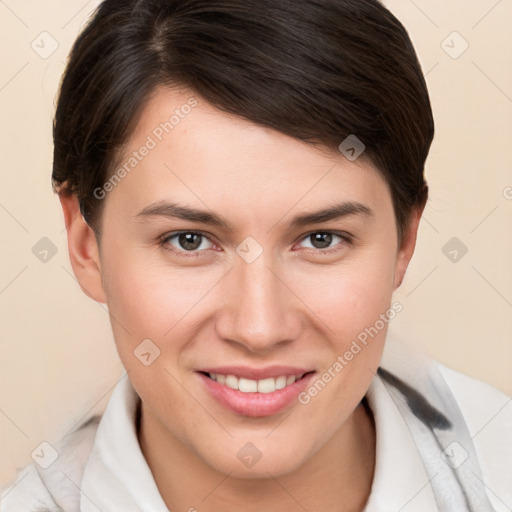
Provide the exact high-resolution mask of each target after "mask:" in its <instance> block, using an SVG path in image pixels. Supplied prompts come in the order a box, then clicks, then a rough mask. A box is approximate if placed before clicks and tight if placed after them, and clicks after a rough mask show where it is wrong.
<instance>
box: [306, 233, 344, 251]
mask: <svg viewBox="0 0 512 512" xmlns="http://www.w3.org/2000/svg"><path fill="white" fill-rule="evenodd" d="M336 240H338V243H337V244H335V245H334V247H333V246H332V244H333V242H336ZM302 242H309V243H310V244H311V245H310V248H312V249H315V250H316V251H317V252H322V253H331V252H336V251H338V250H340V247H338V246H343V245H345V244H350V243H351V239H350V237H349V236H348V235H342V234H337V233H333V232H332V231H315V232H314V233H309V234H308V235H306V236H305V237H304V238H302ZM326 249H327V250H326Z"/></svg>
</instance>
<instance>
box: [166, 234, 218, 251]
mask: <svg viewBox="0 0 512 512" xmlns="http://www.w3.org/2000/svg"><path fill="white" fill-rule="evenodd" d="M208 244H210V246H208ZM160 245H162V247H164V248H165V249H167V250H171V251H172V252H178V253H179V252H182V253H187V252H188V253H192V254H194V253H196V252H199V251H198V249H201V250H206V249H210V248H212V247H213V243H212V242H211V240H210V239H209V238H208V237H207V236H206V235H205V234H203V233H201V232H198V231H177V232H175V233H171V234H169V235H166V236H165V237H164V238H163V239H162V240H161V241H160ZM169 246H172V247H173V248H175V249H176V250H174V249H170V248H169Z"/></svg>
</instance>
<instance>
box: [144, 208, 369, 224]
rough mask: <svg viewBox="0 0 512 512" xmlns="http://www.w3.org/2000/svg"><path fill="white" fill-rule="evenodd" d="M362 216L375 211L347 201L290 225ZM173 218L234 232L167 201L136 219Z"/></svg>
mask: <svg viewBox="0 0 512 512" xmlns="http://www.w3.org/2000/svg"><path fill="white" fill-rule="evenodd" d="M353 215H362V216H373V215H374V212H373V210H372V209H371V208H370V207H368V206H366V205H364V204H362V203H359V202H355V201H346V202H342V203H338V204H335V205H333V206H329V207H327V208H324V209H322V210H318V211H316V212H311V213H304V214H301V215H297V216H296V217H294V218H293V219H292V220H291V221H290V223H289V225H290V227H291V228H299V227H303V226H306V225H309V224H319V223H321V222H327V221H330V220H336V219H341V218H343V217H348V216H353ZM157 216H158V217H171V218H176V219H181V220H185V221H191V222H200V223H202V224H209V225H211V226H216V227H219V228H224V229H226V230H227V231H233V227H232V226H231V224H230V223H229V222H228V221H227V220H226V219H224V218H223V217H222V216H220V215H218V214H216V213H213V212H208V211H206V210H199V209H197V208H191V207H188V206H183V205H179V204H176V203H169V202H167V201H159V202H157V203H154V204H151V205H149V206H146V207H145V208H143V209H142V210H141V211H140V212H139V213H138V214H137V215H136V216H135V217H136V218H145V217H157Z"/></svg>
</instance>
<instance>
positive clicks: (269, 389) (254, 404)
mask: <svg viewBox="0 0 512 512" xmlns="http://www.w3.org/2000/svg"><path fill="white" fill-rule="evenodd" d="M197 373H198V375H199V376H200V377H201V380H202V381H203V383H204V385H205V386H206V390H207V391H208V392H209V394H210V395H212V396H213V397H214V398H216V399H217V400H218V401H219V402H220V403H221V404H222V405H224V406H225V407H227V408H228V409H230V410H231V411H233V412H236V413H238V414H241V415H244V416H251V417H260V416H269V415H272V414H275V413H277V412H279V411H281V410H282V409H283V408H285V407H286V406H287V405H289V404H290V403H291V402H292V401H293V400H294V399H295V398H296V397H297V395H298V394H299V393H300V391H302V390H303V389H304V388H305V387H306V386H307V383H308V382H309V380H310V379H311V377H312V376H313V374H314V373H315V372H314V371H312V370H307V369H304V368H292V367H285V366H279V367H278V366H274V367H272V368H267V369H252V368H247V367H222V368H220V367H218V368H209V369H205V370H200V371H198V372H197Z"/></svg>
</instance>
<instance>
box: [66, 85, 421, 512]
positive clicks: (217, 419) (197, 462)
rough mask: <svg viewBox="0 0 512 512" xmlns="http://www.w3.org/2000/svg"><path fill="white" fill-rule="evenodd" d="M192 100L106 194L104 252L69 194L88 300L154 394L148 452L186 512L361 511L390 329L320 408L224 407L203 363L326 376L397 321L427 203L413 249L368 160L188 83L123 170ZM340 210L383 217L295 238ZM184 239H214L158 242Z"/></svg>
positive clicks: (318, 401)
mask: <svg viewBox="0 0 512 512" xmlns="http://www.w3.org/2000/svg"><path fill="white" fill-rule="evenodd" d="M191 96H194V97H195V98H196V99H197V100H198V105H197V106H196V107H194V108H193V109H191V112H190V113H189V114H188V115H187V116H186V117H184V119H181V120H180V123H179V124H178V125H177V126H176V127H175V128H174V129H173V130H172V132H170V133H169V134H168V135H167V136H165V137H164V138H163V140H162V141H161V142H159V143H158V145H157V146H156V147H155V148H154V149H152V150H151V151H150V152H149V154H148V155H147V156H146V157H145V158H144V159H143V160H142V161H141V162H140V163H138V165H137V166H136V168H134V169H133V170H132V171H131V172H130V173H129V174H128V175H127V176H126V177H125V178H123V179H122V180H121V182H120V183H119V184H117V185H116V186H115V187H114V189H113V190H111V191H110V192H108V193H107V195H106V197H105V199H104V200H103V201H104V210H103V212H102V217H101V235H100V242H101V244H100V247H101V249H100V248H99V247H98V243H97V240H96V237H95V235H94V232H93V230H92V229H91V228H90V227H89V226H88V225H87V224H86V223H85V221H84V219H83V218H82V216H81V214H80V212H79V209H78V203H77V200H76V198H75V197H73V196H71V197H66V196H64V195H61V198H60V199H61V204H62V207H63V211H64V215H65V220H66V225H67V229H68V242H69V254H70V258H71V263H72V266H73V269H74V272H75V275H76V276H77V279H78V281H79V283H80V285H81V287H82V289H83V290H84V292H85V293H86V294H87V295H89V296H90V297H91V298H93V299H94V300H96V301H99V302H102V303H106V304H107V305H108V308H109V312H110V315H111V321H112V329H113V334H114V338H115V342H116V346H117V349H118V352H119V355H120V358H121V360H122V362H123V365H124V366H125V368H126V370H127V371H128V374H129V378H130V381H131V382H132V384H133V386H134V387H135V389H136V391H137V393H138V394H139V396H140V397H141V399H142V417H141V425H140V430H139V441H140V445H141V449H142V451H143V454H144V456H145V457H146V459H147V461H148V464H149V466H150V468H151V470H152V472H153V475H154V477H155V481H156V483H157V485H158V488H159V490H160V493H161V494H162V497H163V499H164V501H165V503H166V504H167V506H168V508H170V509H172V510H183V511H186V510H189V509H191V507H195V508H196V509H197V510H199V511H200V512H208V511H218V510H223V511H227V512H228V511H240V510H244V511H247V512H250V511H256V510H258V511H260V510H272V511H281V510H283V511H287V512H290V511H296V510H297V511H299V510H304V509H306V510H310V511H312V510H325V511H335V510H336V511H339V510H347V511H348V510H350V511H352V510H354V511H356V510H362V509H363V507H364V504H365V502H366V500H367V498H368V496H369V493H370V487H371V482H372V478H373V472H374V462H375V430H374V425H373V419H372V417H371V414H369V413H368V412H367V411H366V410H365V408H364V407H363V406H362V405H361V404H360V402H361V399H362V398H363V397H364V394H365V393H366V390H367V389H368V387H369V385H370V382H371V380H372V378H373V376H374V374H375V372H376V370H377V368H378V365H379V361H380V358H381V354H382V350H383V347H384V341H385V336H386V328H384V329H382V330H381V331H380V332H379V334H378V335H377V336H375V337H374V338H373V339H371V342H370V343H368V345H367V346H366V347H364V348H363V350H361V352H360V353H358V354H357V355H356V356H355V357H354V358H353V359H352V360H351V361H350V362H349V363H348V364H347V365H346V366H345V367H344V368H343V370H342V371H341V372H339V373H338V374H336V377H335V378H333V379H332V380H331V382H330V383H329V384H328V385H327V386H326V387H325V388H324V389H323V390H322V391H321V393H318V395H317V396H315V397H314V398H312V399H311V401H310V402H309V403H308V404H307V405H303V404H300V403H299V402H297V401H294V402H293V403H292V404H291V405H290V406H288V407H287V408H286V409H285V410H283V411H281V412H279V413H277V414H275V415H272V416H267V417H256V418H252V417H246V416H242V415H240V414H237V413H235V412H232V411H230V410H228V409H226V408H224V406H222V405H220V404H219V403H218V402H217V401H216V400H215V399H214V398H212V397H211V396H210V395H209V394H208V392H207V391H206V390H205V388H204V386H203V383H202V381H201V379H200V378H199V377H198V375H197V374H196V373H195V370H197V369H199V368H201V367H206V366H220V365H226V364H242V365H247V366H251V367H264V366H268V365H271V364H285V365H294V366H299V367H306V368H311V369H314V370H316V371H317V376H320V375H321V374H322V373H323V372H324V371H326V370H327V369H328V368H329V367H331V366H332V365H333V363H334V362H335V361H336V360H337V357H338V356H339V355H342V354H344V353H345V352H346V351H347V350H348V349H349V347H350V345H351V343H352V341H353V340H354V339H355V338H356V337H357V335H358V334H359V333H360V332H362V331H363V330H364V329H365V328H367V327H369V326H372V325H374V324H375V322H376V321H377V320H378V319H379V315H381V314H382V313H385V312H386V311H387V310H389V308H390V306H391V299H392V293H393V291H394V290H395V289H396V288H397V287H398V286H399V283H401V281H402V279H403V276H404V274H405V271H406V269H407V265H408V263H409V260H410V258H411V256H412V254H413V251H414V246H415V242H416V234H417V229H418V223H419V220H420V217H421V213H422V210H423V208H422V207H418V208H417V209H415V210H414V211H413V213H412V215H411V221H410V223H409V227H408V229H407V230H406V233H405V236H404V238H403V240H402V243H401V245H400V246H399V245H398V240H397V231H396V224H395V218H394V213H393V204H392V199H391V194H390V190H389V187H388V185H387V184H386V182H385V181H384V179H383V178H382V176H381V174H380V173H379V171H378V170H377V169H376V168H375V167H374V166H373V165H372V164H371V162H369V161H367V160H365V159H364V155H363V157H360V158H359V159H357V160H356V161H354V162H350V161H349V160H348V159H346V158H345V157H344V156H343V155H342V154H341V153H339V152H332V151H327V150H326V149H325V148H314V147H313V146H311V145H308V144H306V143H304V142H301V141H298V140H296V139H293V138H291V137H289V136H287V135H284V134H282V133H280V132H276V131H274V130H271V129H269V128H265V127H261V126H258V125H255V124H253V123H251V122H249V121H247V120H243V119H240V118H237V117H234V116H231V115H228V114H226V113H224V112H221V111H219V110H217V109H215V108H214V107H212V106H211V105H209V104H208V103H207V102H206V101H205V100H204V99H202V98H200V97H199V96H198V95H197V94H195V93H193V92H191V91H187V90H178V89H164V88H161V89H158V90H156V91H155V93H154V94H153V96H152V98H151V99H150V101H149V102H148V103H147V105H146V107H145V109H144V111H143V113H142V116H141V118H140V120H139V122H138V125H137V128H136V130H135V131H134V133H133V134H132V136H131V138H130V140H129V141H128V142H127V145H126V147H125V151H124V154H123V155H121V158H120V162H123V161H125V160H126V158H127V157H128V156H129V155H130V154H131V153H132V152H133V151H134V150H137V149H138V148H140V146H141V145H143V144H144V143H145V141H146V140H147V137H148V135H150V134H151V133H152V131H153V130H154V128H155V127H156V126H158V125H159V123H161V122H162V121H164V120H166V119H168V117H169V114H168V113H169V112H172V111H174V110H175V109H176V108H180V106H182V105H184V104H186V103H187V100H188V99H189V98H190V97H191ZM340 142H341V141H340ZM159 201H172V202H176V203H179V204H181V205H185V206H189V207H194V208H198V209H203V210H206V211H209V212H212V211H213V212H216V213H217V214H219V215H221V216H222V217H223V218H225V219H226V220H227V221H228V222H229V223H231V224H232V226H233V231H227V230H225V229H224V228H221V227H217V226H211V225H207V224H204V223H201V222H197V221H189V220H179V219H175V218H171V217H166V216H156V215H155V216H143V217H141V216H138V214H139V212H141V210H143V209H144V208H146V207H148V206H149V205H151V204H154V203H157V202H159ZM343 201H353V202H358V203H362V204H363V205H365V206H367V207H368V208H370V209H371V210H372V212H373V213H372V215H364V214H354V215H349V216H345V217H342V218H339V219H336V220H331V221H326V222H320V223H317V224H311V225H308V226H302V227H298V228H291V227H290V224H289V223H290V220H291V219H292V218H293V217H294V216H296V215H300V214H304V213H310V212H314V211H317V210H320V209H322V208H325V207H326V206H327V205H331V204H335V203H339V202H343ZM178 230H191V231H197V230H199V231H201V232H203V233H204V234H205V235H206V236H207V237H209V240H208V238H203V239H202V241H201V239H200V238H199V241H198V243H197V247H198V248H196V249H194V250H193V251H192V252H194V253H195V255H193V256H192V257H190V252H188V253H187V251H186V248H185V247H184V246H183V245H180V243H179V239H178V237H174V238H173V239H171V240H168V241H167V242H166V243H163V244H162V243H160V239H161V238H162V237H163V236H164V235H169V234H171V233H172V232H174V231H178ZM318 232H336V233H341V234H342V235H343V234H350V236H351V240H352V241H351V242H347V241H344V240H343V239H342V238H338V237H337V236H333V237H332V241H331V243H330V245H328V243H327V248H322V246H321V245H319V244H318V243H317V244H316V245H315V239H314V238H313V240H312V239H311V238H310V237H309V236H308V235H310V234H313V233H318ZM247 237H252V238H253V239H254V240H255V241H256V242H257V243H258V244H259V246H260V247H261V249H262V251H263V252H262V254H261V255H260V256H259V257H258V258H257V259H255V260H254V261H253V262H251V263H248V262H246V261H245V260H244V259H243V258H242V257H240V256H239V254H238V253H237V252H236V249H237V247H238V246H239V244H240V243H241V242H242V241H244V240H245V239H246V238H247ZM199 242H200V245H199ZM166 248H167V249H166ZM329 250H330V251H331V252H327V251H329ZM144 339H150V340H152V342H153V343H154V344H155V345H156V346H158V348H159V349H160V356H159V357H158V358H157V359H155V360H154V362H153V363H152V364H150V365H149V366H145V365H144V364H142V363H141V361H140V360H139V359H138V358H137V357H135V356H134V350H135V349H136V348H137V346H138V345H139V344H140V343H141V341H142V340H144ZM248 442H251V443H252V444H254V445H255V446H256V447H257V448H258V450H259V451H260V452H261V454H262V457H261V459H260V460H259V461H258V462H257V463H256V464H255V465H254V466H252V467H251V468H249V467H246V466H245V465H244V464H242V463H241V462H240V460H239V459H238V457H237V453H238V451H239V450H240V449H241V448H242V447H243V446H244V445H246V443H248Z"/></svg>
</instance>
